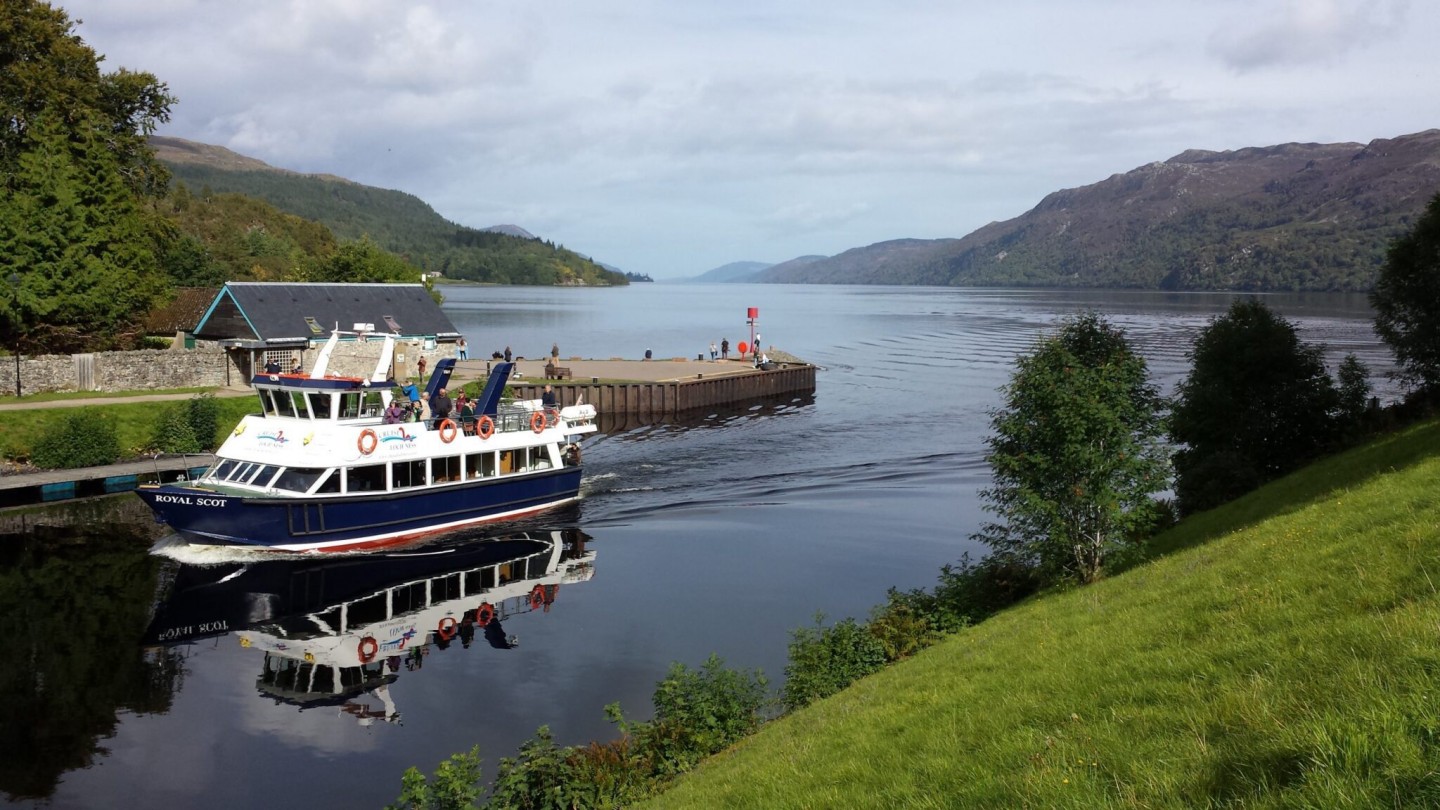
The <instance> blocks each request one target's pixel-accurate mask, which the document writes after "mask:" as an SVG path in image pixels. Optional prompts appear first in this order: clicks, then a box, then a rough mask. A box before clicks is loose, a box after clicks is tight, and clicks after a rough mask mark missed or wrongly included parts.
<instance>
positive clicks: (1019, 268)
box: [761, 130, 1440, 291]
mask: <svg viewBox="0 0 1440 810" xmlns="http://www.w3.org/2000/svg"><path fill="white" fill-rule="evenodd" d="M1437 192H1440V130H1428V131H1426V132H1421V133H1417V134H1414V135H1406V136H1402V137H1399V138H1394V139H1387V140H1376V141H1372V142H1370V143H1369V144H1368V145H1361V144H1355V143H1339V144H1313V143H1309V144H1299V143H1289V144H1282V145H1279V146H1269V147H1256V148H1250V149H1240V150H1235V151H1226V152H1207V151H1202V150H1190V151H1187V152H1183V153H1181V154H1179V155H1176V156H1175V157H1172V158H1170V159H1169V160H1166V161H1164V162H1159V163H1151V164H1149V165H1146V166H1141V167H1139V168H1137V169H1134V170H1132V171H1129V172H1126V173H1124V174H1117V175H1114V176H1112V177H1109V178H1107V179H1105V180H1102V181H1100V182H1098V183H1094V184H1092V185H1088V186H1083V187H1081V188H1074V189H1065V190H1062V191H1057V192H1054V193H1053V194H1050V195H1048V196H1047V197H1045V199H1043V200H1041V201H1040V204H1039V205H1037V206H1035V207H1034V208H1033V209H1031V210H1030V211H1028V212H1026V213H1025V214H1022V215H1021V216H1018V217H1016V218H1014V219H1011V220H1007V221H1004V222H994V223H991V224H989V225H986V226H985V227H983V228H980V229H979V230H977V231H975V232H974V233H971V234H969V235H968V236H965V237H964V238H962V239H957V240H948V239H946V240H914V239H902V240H896V241H892V242H882V243H879V244H875V245H870V246H868V247H863V248H856V249H854V250H850V251H846V252H845V253H842V254H840V255H838V256H833V257H830V258H827V259H823V260H820V261H814V262H809V263H807V264H804V265H803V266H790V267H786V266H777V267H773V268H771V269H770V270H767V271H766V272H765V273H764V274H762V277H761V280H764V281H773V282H801V283H846V284H937V285H951V286H1055V287H1132V288H1143V289H1167V290H1254V291H1261V290H1367V289H1369V288H1370V286H1371V285H1372V283H1373V280H1374V278H1375V273H1376V269H1377V268H1378V266H1379V264H1380V262H1381V261H1382V260H1383V258H1384V251H1385V248H1386V247H1387V246H1388V245H1389V243H1390V241H1391V240H1392V239H1394V238H1395V237H1396V236H1398V235H1400V234H1401V233H1403V232H1404V231H1405V230H1407V229H1408V227H1409V226H1410V225H1411V224H1412V223H1413V222H1414V220H1415V219H1416V217H1418V215H1419V213H1420V212H1421V211H1422V210H1423V209H1424V207H1425V205H1426V203H1428V202H1429V201H1430V199H1431V198H1432V197H1434V196H1435V194H1436V193H1437Z"/></svg>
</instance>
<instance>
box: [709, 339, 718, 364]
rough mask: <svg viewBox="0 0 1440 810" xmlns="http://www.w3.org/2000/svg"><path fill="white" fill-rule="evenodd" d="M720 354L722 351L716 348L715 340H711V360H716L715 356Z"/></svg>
mask: <svg viewBox="0 0 1440 810" xmlns="http://www.w3.org/2000/svg"><path fill="white" fill-rule="evenodd" d="M719 354H720V352H718V351H716V349H715V341H713V340H712V341H710V362H712V363H713V362H715V358H716V357H717V356H719Z"/></svg>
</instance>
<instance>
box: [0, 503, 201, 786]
mask: <svg viewBox="0 0 1440 810" xmlns="http://www.w3.org/2000/svg"><path fill="white" fill-rule="evenodd" d="M32 522H33V521H32ZM58 522H68V521H58ZM40 523H42V524H43V521H40ZM149 545H150V537H149V527H147V526H146V525H145V524H144V523H139V524H136V523H131V524H129V525H125V524H124V523H98V524H93V525H91V526H90V527H87V528H65V527H53V526H45V525H39V526H34V525H32V526H30V527H29V529H28V531H27V532H25V533H23V534H0V638H3V639H5V642H6V646H7V651H6V652H7V658H8V659H9V660H8V661H7V664H6V666H5V667H3V669H0V694H4V696H5V699H4V700H3V701H0V790H3V791H4V792H5V793H6V794H7V795H8V796H9V797H10V798H11V799H12V800H18V799H35V798H45V797H48V796H50V795H51V793H52V792H53V791H54V790H55V787H56V785H57V784H58V783H59V781H60V777H61V776H62V775H63V774H64V773H66V772H67V771H70V770H73V769H76V768H83V767H86V766H88V765H91V764H93V763H94V761H95V758H96V755H97V754H104V753H105V748H104V747H103V746H102V745H101V741H102V740H103V739H105V738H107V737H110V736H113V735H114V733H115V729H116V726H117V723H118V720H117V713H118V712H120V711H127V712H133V713H136V714H149V713H157V712H166V711H168V710H169V709H170V705H171V700H172V698H173V696H174V694H175V692H176V691H177V690H178V689H179V687H180V680H181V666H180V658H179V656H178V654H177V653H176V652H175V651H174V650H154V651H149V652H144V653H142V652H141V651H140V646H139V640H140V637H141V635H142V634H143V633H144V632H145V627H146V624H147V623H148V621H149V613H150V607H151V604H152V601H153V599H154V595H155V590H156V581H157V576H158V574H159V571H160V570H161V568H162V566H163V565H164V563H163V561H161V560H158V559H156V558H154V557H151V556H150V555H149V554H148V553H147V550H148V548H149Z"/></svg>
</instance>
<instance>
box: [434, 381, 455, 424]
mask: <svg viewBox="0 0 1440 810" xmlns="http://www.w3.org/2000/svg"><path fill="white" fill-rule="evenodd" d="M454 409H455V403H453V402H451V401H450V397H449V395H448V394H446V392H445V389H444V388H441V389H440V390H439V391H437V392H435V396H434V397H433V398H431V400H430V413H431V420H430V421H431V425H430V427H431V429H433V430H439V429H440V423H441V422H444V421H445V420H446V419H449V418H450V412H451V411H452V410H454Z"/></svg>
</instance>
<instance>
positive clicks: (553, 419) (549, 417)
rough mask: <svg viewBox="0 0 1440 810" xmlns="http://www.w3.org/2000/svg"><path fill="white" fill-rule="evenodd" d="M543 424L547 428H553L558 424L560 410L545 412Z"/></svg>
mask: <svg viewBox="0 0 1440 810" xmlns="http://www.w3.org/2000/svg"><path fill="white" fill-rule="evenodd" d="M545 423H546V425H547V426H548V427H555V426H556V425H558V424H560V409H559V408H551V409H550V410H548V411H546V412H545Z"/></svg>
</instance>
